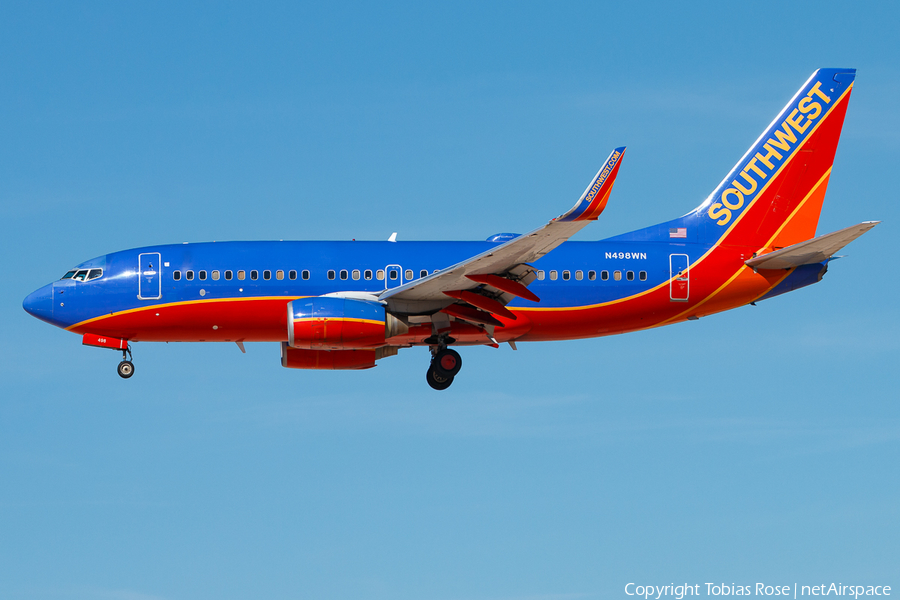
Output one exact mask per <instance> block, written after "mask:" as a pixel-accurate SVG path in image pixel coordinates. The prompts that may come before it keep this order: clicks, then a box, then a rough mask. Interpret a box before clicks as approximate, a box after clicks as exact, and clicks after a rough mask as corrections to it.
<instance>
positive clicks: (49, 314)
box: [22, 283, 53, 321]
mask: <svg viewBox="0 0 900 600" xmlns="http://www.w3.org/2000/svg"><path fill="white" fill-rule="evenodd" d="M22 308H24V309H25V311H26V312H27V313H28V314H30V315H31V316H33V317H37V318H38V319H41V320H42V321H49V320H51V319H52V318H53V284H52V283H51V284H50V285H45V286H44V287H42V288H41V289H39V290H37V291H35V292H32V293H30V294H28V297H27V298H25V300H24V301H23V302H22Z"/></svg>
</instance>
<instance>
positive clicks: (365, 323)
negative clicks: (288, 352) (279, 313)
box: [287, 296, 409, 366]
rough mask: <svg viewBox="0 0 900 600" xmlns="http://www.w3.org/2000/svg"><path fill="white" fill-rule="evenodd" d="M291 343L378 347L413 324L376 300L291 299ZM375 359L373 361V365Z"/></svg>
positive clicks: (312, 347) (308, 346) (307, 346)
mask: <svg viewBox="0 0 900 600" xmlns="http://www.w3.org/2000/svg"><path fill="white" fill-rule="evenodd" d="M287 310H288V320H287V324H288V344H287V345H288V346H290V347H291V348H300V349H306V350H351V349H361V348H378V347H379V346H384V345H385V340H386V339H387V338H389V337H393V336H395V335H402V334H405V333H406V332H407V331H409V326H408V325H406V323H404V322H403V321H401V320H400V319H398V318H396V317H395V316H393V315H391V314H389V313H387V312H386V311H385V310H384V307H383V306H382V305H380V304H378V303H376V302H367V301H365V300H354V299H350V298H337V297H326V296H315V297H312V298H300V299H298V300H294V301H292V302H289V303H288V305H287ZM373 365H374V362H373V363H372V365H370V366H373Z"/></svg>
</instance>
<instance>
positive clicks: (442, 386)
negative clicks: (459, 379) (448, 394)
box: [425, 366, 453, 390]
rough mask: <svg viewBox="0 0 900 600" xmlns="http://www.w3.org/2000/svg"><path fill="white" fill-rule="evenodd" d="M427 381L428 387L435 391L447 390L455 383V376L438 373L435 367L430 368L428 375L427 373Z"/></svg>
mask: <svg viewBox="0 0 900 600" xmlns="http://www.w3.org/2000/svg"><path fill="white" fill-rule="evenodd" d="M425 379H427V380H428V385H430V386H431V388H432V389H435V390H446V389H447V388H448V387H450V384H451V383H453V376H451V375H445V374H444V373H443V372H440V371H438V369H436V368H435V367H434V366H431V367H428V373H426V375H425Z"/></svg>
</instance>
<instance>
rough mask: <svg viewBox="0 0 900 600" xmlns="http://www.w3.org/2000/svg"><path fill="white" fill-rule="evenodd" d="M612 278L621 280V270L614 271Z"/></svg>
mask: <svg viewBox="0 0 900 600" xmlns="http://www.w3.org/2000/svg"><path fill="white" fill-rule="evenodd" d="M613 279H615V280H616V281H622V271H614V272H613Z"/></svg>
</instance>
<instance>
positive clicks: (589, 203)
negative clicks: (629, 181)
mask: <svg viewBox="0 0 900 600" xmlns="http://www.w3.org/2000/svg"><path fill="white" fill-rule="evenodd" d="M624 154H625V146H622V147H621V148H616V149H615V150H613V151H612V154H610V155H609V158H607V159H606V162H605V163H603V166H602V167H600V170H599V171H597V175H595V176H594V179H592V180H591V183H590V185H588V186H587V189H586V190H584V193H583V194H582V195H581V198H580V199H579V200H578V202H576V203H575V206H573V207H572V210H570V211H569V212H567V213H566V214H564V215H562V216H561V217H559V218H558V219H557V221H596V220H597V217H599V216H600V213H602V212H603V209H604V208H606V203H607V201H609V194H610V192H611V191H612V187H613V184H614V183H615V182H616V175H617V174H618V173H619V165H621V164H622V155H624Z"/></svg>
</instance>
